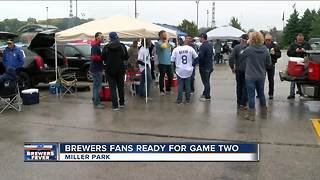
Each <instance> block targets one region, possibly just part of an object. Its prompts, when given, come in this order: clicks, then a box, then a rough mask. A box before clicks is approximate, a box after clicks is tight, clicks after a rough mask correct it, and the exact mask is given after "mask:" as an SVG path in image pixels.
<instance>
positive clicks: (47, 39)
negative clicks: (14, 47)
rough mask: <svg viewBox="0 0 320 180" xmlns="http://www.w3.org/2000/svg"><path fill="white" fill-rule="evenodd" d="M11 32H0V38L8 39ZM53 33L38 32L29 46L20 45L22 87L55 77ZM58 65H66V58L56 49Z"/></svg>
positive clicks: (45, 81) (32, 85)
mask: <svg viewBox="0 0 320 180" xmlns="http://www.w3.org/2000/svg"><path fill="white" fill-rule="evenodd" d="M9 35H10V37H11V35H12V33H6V32H0V37H1V39H8V38H10V37H9ZM54 36H55V34H54V33H52V32H41V33H38V34H37V35H36V36H35V37H34V38H33V39H32V41H31V43H30V45H29V47H22V48H21V50H22V51H23V55H24V65H23V67H22V69H21V70H20V71H19V74H18V75H19V76H20V78H21V80H22V86H23V87H22V88H30V87H34V86H36V85H37V84H39V83H48V82H50V81H54V80H55V79H56V74H55V50H54V48H53V45H54V43H55V40H54ZM0 51H1V50H0ZM57 58H58V62H57V64H58V66H59V67H66V66H67V65H68V61H67V59H66V58H65V57H64V55H63V54H62V53H61V52H59V51H58V53H57ZM0 66H2V67H1V68H0V71H2V72H0V74H2V73H3V71H4V68H3V65H2V53H0Z"/></svg>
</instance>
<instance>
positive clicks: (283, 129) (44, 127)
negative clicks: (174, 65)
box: [0, 52, 320, 180]
mask: <svg viewBox="0 0 320 180" xmlns="http://www.w3.org/2000/svg"><path fill="white" fill-rule="evenodd" d="M286 61H287V56H286V55H285V53H284V52H283V54H282V58H281V59H279V60H278V62H279V63H278V64H277V72H278V71H279V70H282V69H284V68H285V65H286ZM234 79H235V78H234V75H233V74H232V73H231V71H230V69H229V67H228V66H227V65H224V64H222V65H221V64H219V65H217V66H215V71H214V72H213V75H212V79H211V81H212V83H213V85H212V87H213V88H212V94H213V100H212V101H211V102H205V103H204V102H200V101H199V100H198V98H199V96H200V94H201V92H202V88H203V87H202V84H201V81H200V78H199V74H198V72H197V73H196V92H195V94H194V95H193V96H192V102H191V104H189V105H185V104H183V105H176V104H175V103H173V102H174V101H175V99H176V95H177V94H176V89H175V94H174V95H170V96H159V95H158V89H156V88H153V89H152V95H151V96H152V97H153V100H152V101H150V102H149V103H148V104H146V103H145V102H144V99H141V98H139V97H135V96H131V94H130V93H129V92H128V91H127V92H126V107H125V108H124V109H121V110H120V111H116V112H115V111H112V109H111V104H109V103H110V102H107V103H106V109H102V110H101V109H94V108H93V106H92V103H91V93H90V92H79V93H78V97H73V96H68V95H67V96H65V97H64V98H62V99H58V98H57V97H56V96H55V95H51V94H49V93H48V90H47V88H41V92H40V96H41V97H40V104H38V105H32V106H23V111H22V112H16V111H13V110H8V111H6V112H4V113H3V114H1V116H0V174H1V176H0V179H4V180H15V179H61V180H62V179H68V180H73V179H117V180H121V179H224V180H229V179H253V180H254V179H314V180H316V179H319V177H320V171H319V168H320V163H319V162H320V156H319V155H320V145H319V143H320V137H318V136H317V134H316V132H315V130H314V128H313V126H312V123H311V120H310V119H320V113H319V112H311V111H310V110H309V108H308V107H307V106H306V105H305V101H306V100H302V99H299V97H298V96H296V99H295V100H287V99H286V97H287V95H288V94H289V82H280V80H279V77H278V74H276V76H275V80H276V82H275V96H274V100H269V101H268V102H267V105H268V109H269V113H268V118H267V119H261V118H259V116H257V117H258V118H257V120H256V121H254V122H252V121H247V120H245V119H243V118H241V117H240V116H238V115H237V113H236V101H235V99H236V95H235V80H234ZM265 92H267V84H266V91H265ZM267 97H268V96H267ZM258 112H259V109H258ZM24 142H249V143H259V144H260V161H259V162H205V163H202V162H135V163H133V162H112V163H111V162H101V163H93V162H90V163H89V162H88V163H79V162H77V163H75V162H71V163H70V162H69V163H66V162H56V163H46V162H42V163H31V162H23V143H24Z"/></svg>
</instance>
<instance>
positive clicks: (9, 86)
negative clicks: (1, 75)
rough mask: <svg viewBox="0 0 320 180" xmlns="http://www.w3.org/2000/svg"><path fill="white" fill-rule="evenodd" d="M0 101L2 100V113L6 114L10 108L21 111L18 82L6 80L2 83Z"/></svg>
mask: <svg viewBox="0 0 320 180" xmlns="http://www.w3.org/2000/svg"><path fill="white" fill-rule="evenodd" d="M0 100H1V105H4V107H3V106H1V111H0V114H1V113H2V112H4V111H5V110H6V109H8V108H12V109H15V110H16V111H19V112H20V111H21V104H22V100H21V96H20V90H19V84H18V80H4V81H3V82H2V83H0Z"/></svg>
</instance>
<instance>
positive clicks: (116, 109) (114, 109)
mask: <svg viewBox="0 0 320 180" xmlns="http://www.w3.org/2000/svg"><path fill="white" fill-rule="evenodd" d="M112 110H113V111H119V110H120V109H119V108H118V107H116V108H112Z"/></svg>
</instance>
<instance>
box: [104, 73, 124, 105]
mask: <svg viewBox="0 0 320 180" xmlns="http://www.w3.org/2000/svg"><path fill="white" fill-rule="evenodd" d="M108 82H109V87H110V95H111V101H112V107H113V108H118V107H119V104H118V100H119V103H120V105H124V74H118V75H116V76H110V75H108ZM117 89H118V94H117ZM118 96H119V99H118Z"/></svg>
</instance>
